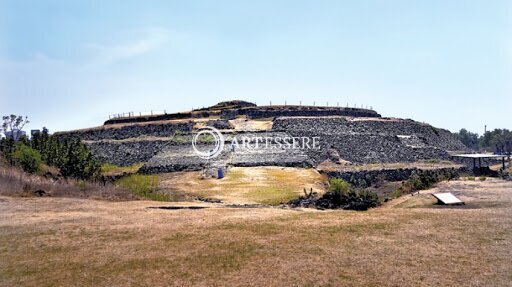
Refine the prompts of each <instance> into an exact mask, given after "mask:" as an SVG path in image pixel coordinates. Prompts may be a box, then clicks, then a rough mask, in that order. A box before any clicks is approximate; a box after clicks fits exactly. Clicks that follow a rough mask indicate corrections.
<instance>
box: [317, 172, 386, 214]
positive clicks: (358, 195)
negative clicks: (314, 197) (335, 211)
mask: <svg viewBox="0 0 512 287" xmlns="http://www.w3.org/2000/svg"><path fill="white" fill-rule="evenodd" d="M378 204H379V198H378V196H377V194H376V193H375V192H372V191H369V190H367V189H355V188H353V187H352V186H351V185H350V184H349V183H348V182H346V181H344V180H343V179H341V178H331V179H329V191H328V192H327V193H326V194H324V195H323V196H322V198H321V199H319V200H318V201H317V207H321V208H340V207H341V208H344V209H353V210H367V209H368V208H370V207H375V206H377V205H378Z"/></svg>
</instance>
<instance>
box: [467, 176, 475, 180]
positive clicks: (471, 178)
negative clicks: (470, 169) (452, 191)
mask: <svg viewBox="0 0 512 287" xmlns="http://www.w3.org/2000/svg"><path fill="white" fill-rule="evenodd" d="M466 179H467V180H472V181H473V180H475V177H474V176H468V177H466Z"/></svg>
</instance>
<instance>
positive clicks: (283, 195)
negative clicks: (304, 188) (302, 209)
mask: <svg viewBox="0 0 512 287" xmlns="http://www.w3.org/2000/svg"><path fill="white" fill-rule="evenodd" d="M297 196H298V195H297V192H296V190H295V189H293V188H284V187H263V188H261V189H256V190H254V191H251V192H250V193H248V194H247V198H249V199H251V200H253V201H255V202H257V203H261V204H270V205H279V204H281V203H286V202H288V201H290V200H292V199H295V198H297Z"/></svg>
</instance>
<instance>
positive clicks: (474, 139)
mask: <svg viewBox="0 0 512 287" xmlns="http://www.w3.org/2000/svg"><path fill="white" fill-rule="evenodd" d="M455 135H456V136H457V137H458V138H459V140H460V141H461V142H462V143H463V144H464V145H465V146H467V147H468V148H470V149H473V150H478V149H479V140H478V134H476V133H472V132H469V131H467V130H466V129H461V130H460V131H459V132H458V133H456V134H455Z"/></svg>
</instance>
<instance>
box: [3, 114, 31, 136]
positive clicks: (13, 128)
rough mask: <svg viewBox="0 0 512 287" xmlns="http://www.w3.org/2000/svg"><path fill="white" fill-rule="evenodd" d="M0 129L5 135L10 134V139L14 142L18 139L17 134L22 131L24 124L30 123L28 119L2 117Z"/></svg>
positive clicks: (15, 116)
mask: <svg viewBox="0 0 512 287" xmlns="http://www.w3.org/2000/svg"><path fill="white" fill-rule="evenodd" d="M2 121H3V123H2V128H1V131H2V132H3V133H4V134H5V135H6V137H7V134H8V133H9V132H10V133H11V137H12V138H14V139H15V140H16V139H18V135H19V134H18V133H19V132H20V131H21V130H23V127H25V125H26V124H28V123H30V121H29V120H28V117H23V116H17V115H10V116H3V117H2Z"/></svg>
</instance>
